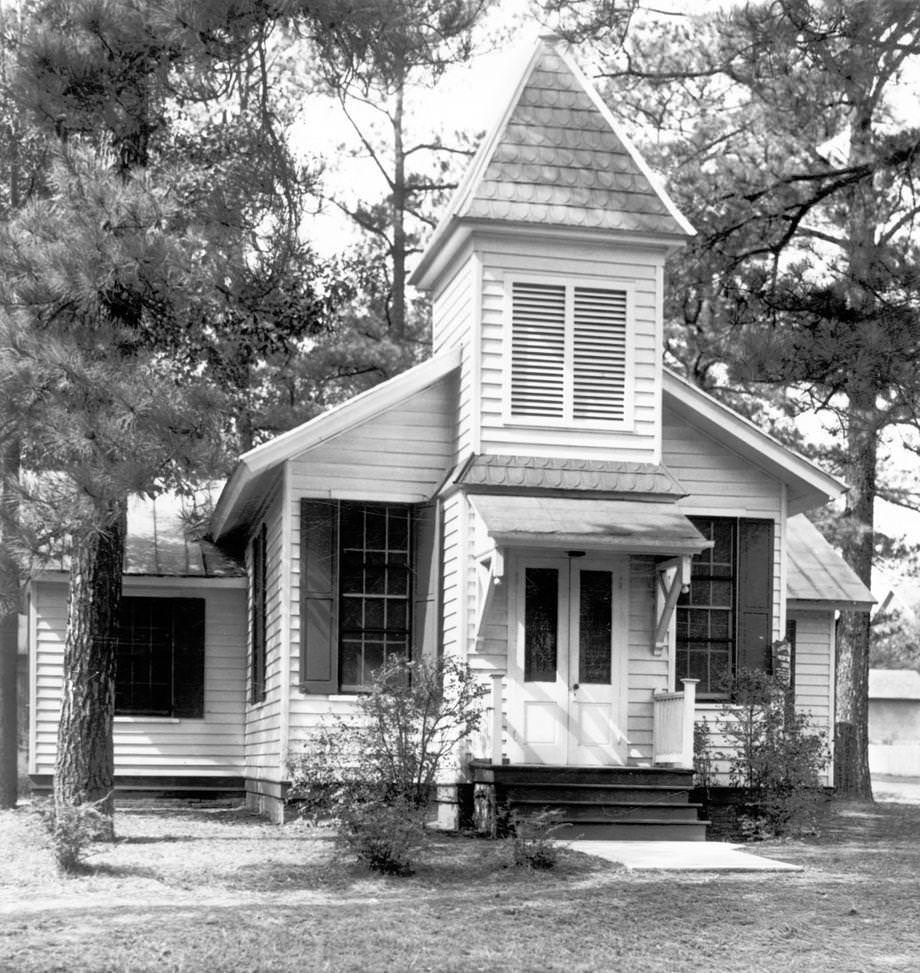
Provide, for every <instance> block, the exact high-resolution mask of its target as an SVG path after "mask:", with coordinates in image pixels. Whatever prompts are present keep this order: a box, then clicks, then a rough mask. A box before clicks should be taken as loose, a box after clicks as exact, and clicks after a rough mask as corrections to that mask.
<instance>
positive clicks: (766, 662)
mask: <svg viewBox="0 0 920 973" xmlns="http://www.w3.org/2000/svg"><path fill="white" fill-rule="evenodd" d="M772 636H773V521H771V520H742V521H740V522H739V524H738V651H737V660H736V664H737V667H738V668H740V669H764V670H766V671H768V672H769V671H770V669H771V667H772V659H773V657H772V643H773V637H772Z"/></svg>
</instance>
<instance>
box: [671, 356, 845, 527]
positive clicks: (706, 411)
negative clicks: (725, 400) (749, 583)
mask: <svg viewBox="0 0 920 973" xmlns="http://www.w3.org/2000/svg"><path fill="white" fill-rule="evenodd" d="M662 386H663V398H664V404H665V405H670V406H671V408H675V409H676V410H677V411H678V413H679V415H680V417H681V418H682V419H686V421H687V422H690V423H692V424H693V425H695V426H697V428H699V429H701V430H702V431H703V432H705V433H706V434H707V435H708V436H710V437H711V438H713V439H715V440H716V441H718V442H722V443H724V444H726V445H727V446H728V447H729V448H730V449H732V450H734V452H736V453H738V455H740V456H743V457H744V458H745V459H746V460H749V461H750V462H751V463H753V464H755V465H756V466H759V467H760V468H761V469H762V470H764V471H765V472H767V473H769V474H770V475H771V476H774V477H775V478H776V479H777V480H779V481H780V482H781V483H784V484H785V485H786V504H787V512H788V514H789V515H792V514H797V513H801V512H802V511H803V510H810V509H812V508H813V507H820V506H822V505H823V504H825V503H827V502H828V501H829V500H833V499H834V498H835V497H839V496H840V495H841V494H843V493H846V490H847V487H846V484H845V483H843V481H841V480H838V479H837V477H835V476H831V474H830V473H825V472H824V470H822V469H821V468H820V467H818V466H816V465H815V464H814V463H812V462H811V460H808V459H806V458H805V457H804V456H800V455H799V454H798V453H796V452H795V451H794V450H791V449H789V447H788V446H784V445H783V444H782V443H781V442H780V441H779V440H778V439H775V438H774V437H773V436H771V435H769V434H768V433H765V432H764V431H763V430H762V429H760V428H758V427H757V426H756V425H754V423H753V422H751V421H750V420H749V419H745V418H744V416H741V415H739V414H738V413H737V412H735V411H734V410H733V409H730V408H729V407H728V406H727V405H723V404H722V403H721V402H719V401H718V400H717V399H715V398H713V397H712V396H711V395H709V393H707V392H704V391H703V390H702V389H700V388H697V387H696V386H695V385H692V384H691V383H690V382H687V381H685V380H684V379H682V378H680V377H679V376H678V375H675V374H674V372H672V371H670V369H667V368H665V369H664V370H663V383H662Z"/></svg>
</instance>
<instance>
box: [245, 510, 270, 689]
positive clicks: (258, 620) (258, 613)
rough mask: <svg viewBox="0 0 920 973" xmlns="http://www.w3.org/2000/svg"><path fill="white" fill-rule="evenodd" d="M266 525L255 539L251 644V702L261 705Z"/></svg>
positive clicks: (265, 656) (265, 642)
mask: <svg viewBox="0 0 920 973" xmlns="http://www.w3.org/2000/svg"><path fill="white" fill-rule="evenodd" d="M265 536H266V532H265V524H262V526H261V527H260V528H259V531H258V533H257V534H256V536H255V537H253V539H252V546H251V548H250V555H251V559H252V561H251V578H252V586H251V591H250V597H251V603H250V642H251V650H252V655H251V656H250V660H249V663H250V664H249V701H250V702H251V703H261V702H262V700H263V699H265V669H266V664H267V661H268V639H267V637H266V620H267V614H266V599H267V594H266V554H265V547H266V543H265Z"/></svg>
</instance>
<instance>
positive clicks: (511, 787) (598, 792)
mask: <svg viewBox="0 0 920 973" xmlns="http://www.w3.org/2000/svg"><path fill="white" fill-rule="evenodd" d="M498 790H499V791H500V792H502V793H504V794H505V795H507V796H508V797H510V798H511V799H512V800H515V799H517V798H521V799H525V798H526V799H527V800H531V801H544V802H546V803H547V804H558V803H564V802H565V801H592V802H594V803H595V804H614V803H630V804H633V803H634V804H686V803H687V790H686V788H682V789H678V788H674V790H660V789H658V788H651V787H650V788H643V787H616V788H606V787H591V786H589V785H585V786H584V787H578V786H576V785H573V784H566V785H562V786H559V787H554V786H552V785H550V784H506V783H503V784H500V785H499V786H498Z"/></svg>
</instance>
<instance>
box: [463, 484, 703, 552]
mask: <svg viewBox="0 0 920 973" xmlns="http://www.w3.org/2000/svg"><path fill="white" fill-rule="evenodd" d="M470 502H471V503H472V505H473V507H474V509H475V510H476V513H477V514H478V515H479V517H480V518H481V519H482V522H483V524H484V525H485V528H486V531H487V533H488V534H489V536H490V537H491V538H492V540H493V541H495V543H496V544H497V545H500V546H508V545H511V546H515V547H552V548H571V549H576V550H586V551H589V550H590V551H611V552H614V551H617V552H622V553H628V554H671V555H675V554H696V553H698V552H699V551H702V550H703V549H704V548H707V547H711V546H712V542H711V541H707V540H706V538H704V537H703V535H702V534H701V533H700V532H699V531H698V530H697V529H696V528H695V527H694V526H693V524H691V523H690V521H689V520H688V519H687V518H686V517H685V516H684V515H683V514H682V513H681V512H680V511H679V510H677V509H676V508H675V507H673V506H671V505H670V504H662V503H642V502H641V501H638V500H610V499H601V498H580V497H578V498H572V497H549V496H533V495H529V496H523V495H520V494H508V493H500V494H478V493H477V494H472V495H471V496H470Z"/></svg>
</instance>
